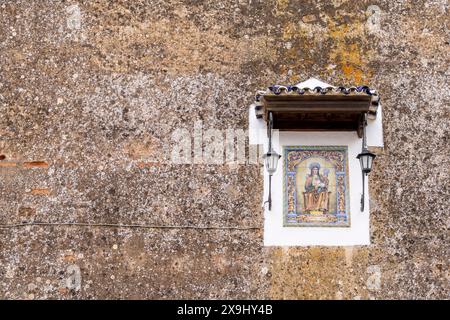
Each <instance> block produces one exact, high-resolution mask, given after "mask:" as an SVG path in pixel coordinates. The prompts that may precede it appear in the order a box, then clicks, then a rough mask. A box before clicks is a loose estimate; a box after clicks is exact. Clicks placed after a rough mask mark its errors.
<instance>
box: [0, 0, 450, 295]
mask: <svg viewBox="0 0 450 320" xmlns="http://www.w3.org/2000/svg"><path fill="white" fill-rule="evenodd" d="M446 18H447V19H446ZM447 23H448V6H447V1H445V0H442V1H373V2H372V1H370V2H369V1H345V0H333V1H290V0H278V1H262V0H239V1H238V0H234V1H227V2H225V1H220V2H219V1H167V0H164V1H106V0H104V1H80V2H76V1H50V0H49V1H40V0H39V1H38V0H35V1H29V0H23V1H8V0H1V1H0V26H1V27H0V108H1V109H0V111H1V112H0V157H1V159H2V160H0V208H1V210H0V223H1V224H2V227H1V229H0V239H1V242H0V298H7V299H12V298H18V299H30V298H35V299H41V298H61V299H68V298H83V299H84V298H107V299H111V298H289V299H303V298H305V299H310V298H338V299H340V298H343V299H353V298H363V299H365V298H376V299H379V298H388V299H391V298H402V299H404V298H448V297H449V293H450V288H449V273H448V270H449V268H448V267H449V264H448V256H449V242H448V225H449V209H448V205H449V168H450V163H449V156H448V154H449V151H450V150H449V149H450V148H449V140H448V136H449V129H448V123H449V109H448V103H449V90H448V89H447V85H448V63H449V59H448V52H449V42H448V41H449V40H448V39H449V38H448V30H447V27H446V24H447ZM310 76H315V77H317V78H319V79H321V80H323V81H326V82H329V83H333V84H343V85H353V84H369V85H370V86H371V87H374V88H376V89H378V91H379V92H380V95H381V97H382V102H383V117H384V135H385V136H384V139H385V148H384V149H383V150H377V153H378V157H377V159H376V164H375V168H374V171H373V173H371V185H370V192H371V199H372V204H371V206H372V215H371V235H372V236H371V238H372V243H373V244H372V245H371V246H368V247H352V248H342V247H338V248H316V247H315V248H277V247H274V248H267V247H263V246H262V229H261V228H262V224H263V217H262V209H261V207H260V200H261V198H260V197H261V196H260V194H261V191H262V176H261V174H260V172H261V167H260V165H256V164H252V163H249V164H247V165H239V166H230V165H228V164H224V165H202V164H193V165H189V164H185V165H175V164H171V162H170V161H169V160H170V150H171V147H172V145H173V143H174V142H173V141H172V140H171V134H172V132H173V131H174V130H175V129H176V128H180V127H181V128H187V129H188V130H190V131H192V127H193V125H194V123H195V122H196V121H199V120H201V121H203V126H204V128H205V129H207V128H215V129H220V130H225V129H227V128H241V129H246V127H247V121H248V118H247V117H248V114H247V108H248V106H249V104H250V103H251V102H252V101H253V96H254V93H255V91H256V90H257V89H261V88H265V87H266V86H267V85H269V84H273V83H296V82H299V81H301V80H304V79H306V78H309V77H310ZM36 222H41V223H42V222H45V223H47V222H48V223H56V224H57V223H74V222H76V223H82V225H36V224H32V223H36ZM30 223H31V224H30ZM27 224H28V225H27ZM85 224H97V225H95V226H87V225H85ZM98 224H104V225H98ZM114 224H132V225H136V224H138V225H147V226H154V227H157V226H180V225H189V226H209V227H217V226H223V227H237V228H234V229H233V228H232V229H215V228H211V229H195V228H191V229H177V228H151V227H149V228H140V227H133V226H125V227H120V228H118V227H114V226H113V225H114Z"/></svg>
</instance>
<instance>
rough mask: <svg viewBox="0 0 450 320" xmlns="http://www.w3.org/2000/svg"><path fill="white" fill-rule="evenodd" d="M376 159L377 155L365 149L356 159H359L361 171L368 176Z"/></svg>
mask: <svg viewBox="0 0 450 320" xmlns="http://www.w3.org/2000/svg"><path fill="white" fill-rule="evenodd" d="M375 157H376V155H375V154H373V153H372V152H369V150H367V149H363V150H362V152H361V153H360V154H358V155H357V156H356V158H357V159H359V163H360V164H361V170H362V172H363V173H364V174H366V175H367V174H368V173H369V172H370V171H371V170H372V163H373V159H375Z"/></svg>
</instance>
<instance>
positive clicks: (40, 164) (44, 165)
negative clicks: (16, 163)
mask: <svg viewBox="0 0 450 320" xmlns="http://www.w3.org/2000/svg"><path fill="white" fill-rule="evenodd" d="M23 167H24V168H48V163H47V162H45V161H27V162H24V163H23Z"/></svg>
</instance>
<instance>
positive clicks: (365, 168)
mask: <svg viewBox="0 0 450 320" xmlns="http://www.w3.org/2000/svg"><path fill="white" fill-rule="evenodd" d="M366 125H367V119H366V115H364V122H363V139H362V151H361V153H360V154H358V155H357V156H356V158H357V159H358V160H359V163H360V165H361V171H362V188H363V189H362V195H361V212H363V211H364V187H365V185H364V184H365V183H364V177H365V176H367V175H368V174H369V172H370V171H371V170H372V164H373V159H375V157H376V156H375V154H373V153H372V152H370V151H369V150H368V149H367V143H366Z"/></svg>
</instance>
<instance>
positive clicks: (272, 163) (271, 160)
mask: <svg viewBox="0 0 450 320" xmlns="http://www.w3.org/2000/svg"><path fill="white" fill-rule="evenodd" d="M272 129H273V116H272V112H270V113H269V126H268V132H267V134H268V138H269V147H268V151H267V153H266V154H264V155H263V158H264V163H265V167H266V170H267V172H268V173H269V198H268V199H267V202H268V203H269V211H270V210H272V175H273V174H274V173H275V172H276V171H277V166H278V160H279V159H280V158H281V155H279V154H278V153H277V152H276V151H275V150H273V148H272Z"/></svg>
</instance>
